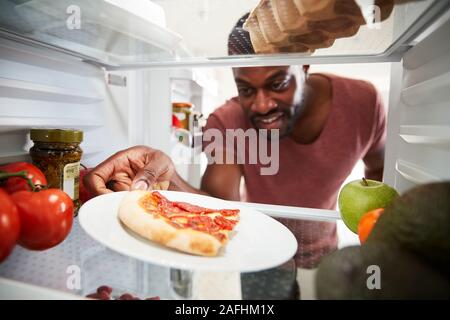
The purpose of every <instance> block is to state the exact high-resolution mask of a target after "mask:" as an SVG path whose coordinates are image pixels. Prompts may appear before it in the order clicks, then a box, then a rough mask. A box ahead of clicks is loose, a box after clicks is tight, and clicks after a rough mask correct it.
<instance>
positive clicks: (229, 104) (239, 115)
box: [208, 97, 245, 128]
mask: <svg viewBox="0 0 450 320" xmlns="http://www.w3.org/2000/svg"><path fill="white" fill-rule="evenodd" d="M210 120H213V121H210ZM212 122H214V124H220V126H222V127H223V128H243V127H244V126H245V114H244V111H243V110H242V107H241V105H240V103H239V99H238V98H237V97H234V98H231V99H229V100H227V101H226V102H225V103H224V104H223V105H221V106H220V107H218V108H217V109H216V110H214V112H212V113H211V114H210V115H209V117H208V124H209V123H212ZM214 126H217V125H214Z"/></svg>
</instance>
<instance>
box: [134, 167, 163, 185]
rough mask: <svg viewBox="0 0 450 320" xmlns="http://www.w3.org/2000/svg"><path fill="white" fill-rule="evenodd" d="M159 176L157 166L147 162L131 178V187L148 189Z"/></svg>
mask: <svg viewBox="0 0 450 320" xmlns="http://www.w3.org/2000/svg"><path fill="white" fill-rule="evenodd" d="M159 176H160V173H159V170H158V168H157V167H153V166H151V164H148V165H147V166H145V167H144V168H143V169H141V170H139V172H138V173H137V174H136V176H135V177H134V179H133V183H132V184H131V189H132V190H149V189H150V188H151V186H153V184H155V183H156V181H157V179H158V177H159Z"/></svg>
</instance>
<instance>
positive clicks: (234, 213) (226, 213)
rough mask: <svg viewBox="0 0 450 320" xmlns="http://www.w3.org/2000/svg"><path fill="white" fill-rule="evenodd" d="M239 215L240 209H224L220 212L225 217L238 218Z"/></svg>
mask: <svg viewBox="0 0 450 320" xmlns="http://www.w3.org/2000/svg"><path fill="white" fill-rule="evenodd" d="M238 213H239V210H238V209H235V210H233V209H222V210H220V214H221V215H223V216H225V217H234V216H237V215H238Z"/></svg>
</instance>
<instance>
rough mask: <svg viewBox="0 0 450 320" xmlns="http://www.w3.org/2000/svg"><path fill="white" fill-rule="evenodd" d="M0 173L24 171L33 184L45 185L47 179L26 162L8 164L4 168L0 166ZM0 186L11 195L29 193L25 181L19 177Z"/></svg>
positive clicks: (9, 179)
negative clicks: (18, 192) (20, 192)
mask: <svg viewBox="0 0 450 320" xmlns="http://www.w3.org/2000/svg"><path fill="white" fill-rule="evenodd" d="M0 171H4V172H8V173H14V172H19V171H26V172H27V173H28V174H27V176H28V178H30V179H31V181H32V182H33V184H41V185H47V179H46V178H45V175H44V174H43V173H42V171H41V170H39V169H38V168H37V167H35V166H34V165H32V164H31V163H28V162H14V163H9V164H6V165H4V166H0ZM1 186H2V188H3V189H5V190H6V191H7V192H8V193H13V192H16V191H20V190H28V191H31V190H30V186H29V185H28V183H27V180H26V179H24V178H20V177H12V178H8V180H6V181H5V182H2V183H1Z"/></svg>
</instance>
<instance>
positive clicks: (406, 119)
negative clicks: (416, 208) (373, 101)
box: [384, 15, 450, 192]
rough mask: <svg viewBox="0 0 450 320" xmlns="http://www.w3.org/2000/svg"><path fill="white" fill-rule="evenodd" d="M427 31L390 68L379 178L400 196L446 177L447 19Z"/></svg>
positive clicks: (449, 133) (449, 128)
mask: <svg viewBox="0 0 450 320" xmlns="http://www.w3.org/2000/svg"><path fill="white" fill-rule="evenodd" d="M443 18H444V17H443ZM433 29H435V30H434V31H433V32H432V33H431V34H429V35H428V36H427V37H424V38H423V40H421V41H420V42H419V43H417V44H416V45H415V46H414V47H413V48H412V49H411V50H409V51H408V52H407V53H406V54H405V56H404V59H403V61H402V62H401V63H397V64H394V65H393V71H392V79H391V84H392V88H391V96H390V101H391V106H390V109H389V115H388V119H389V122H388V139H387V150H386V160H385V161H386V164H385V168H386V170H385V173H384V174H385V176H384V180H385V181H386V182H387V183H389V184H391V185H394V186H395V187H396V189H397V190H399V191H401V192H403V191H405V190H407V189H409V188H411V187H414V186H416V185H418V184H424V183H429V182H436V181H443V180H449V179H450V169H449V166H448V164H449V163H450V112H449V101H450V91H449V87H450V44H449V42H448V34H449V32H450V20H449V19H448V15H447V19H442V20H441V21H437V22H436V26H435V28H433ZM430 49H432V50H430Z"/></svg>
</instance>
